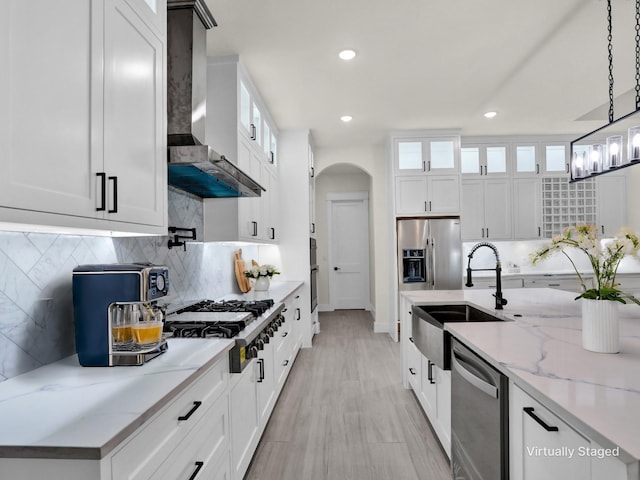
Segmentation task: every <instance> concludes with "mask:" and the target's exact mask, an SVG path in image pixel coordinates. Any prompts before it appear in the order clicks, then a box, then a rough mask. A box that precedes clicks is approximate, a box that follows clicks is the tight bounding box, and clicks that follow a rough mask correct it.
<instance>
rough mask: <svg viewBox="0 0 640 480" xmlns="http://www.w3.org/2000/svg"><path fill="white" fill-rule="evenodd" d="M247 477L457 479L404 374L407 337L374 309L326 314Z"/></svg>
mask: <svg viewBox="0 0 640 480" xmlns="http://www.w3.org/2000/svg"><path fill="white" fill-rule="evenodd" d="M320 322H321V326H322V332H321V333H320V334H318V335H316V336H315V337H314V342H313V348H305V349H301V350H300V352H299V353H298V357H297V359H296V362H295V364H294V366H293V368H292V370H291V373H290V374H289V378H288V380H287V383H286V384H285V386H284V388H283V390H282V393H281V394H280V399H279V400H278V403H277V405H276V407H275V409H274V411H273V414H272V416H271V419H270V421H269V423H268V425H267V428H266V430H265V432H264V435H263V437H262V440H261V441H260V445H259V446H258V449H257V451H256V454H255V456H254V458H253V461H252V463H251V466H250V467H249V470H248V472H247V474H246V476H245V480H350V479H352V480H384V479H389V480H392V479H393V480H404V479H406V480H450V479H451V473H450V470H449V462H448V460H447V458H446V455H445V454H444V453H443V452H442V450H441V448H440V445H439V444H438V441H437V440H436V439H435V437H434V435H433V433H432V431H431V429H430V427H429V425H428V423H427V420H426V418H425V416H424V414H423V412H422V411H421V409H420V406H419V405H418V401H417V399H416V398H415V396H414V395H413V393H412V392H411V391H410V390H405V389H404V388H403V386H402V379H401V359H400V344H399V343H395V342H393V341H392V340H391V338H390V337H389V336H388V335H386V334H380V333H378V334H376V333H373V319H372V317H371V315H370V314H369V312H365V311H359V310H340V311H335V312H323V313H321V314H320Z"/></svg>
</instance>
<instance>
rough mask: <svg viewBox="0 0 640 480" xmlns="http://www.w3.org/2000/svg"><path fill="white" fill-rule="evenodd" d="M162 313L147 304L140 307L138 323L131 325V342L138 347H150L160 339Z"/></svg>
mask: <svg viewBox="0 0 640 480" xmlns="http://www.w3.org/2000/svg"><path fill="white" fill-rule="evenodd" d="M162 325H163V322H162V312H161V311H160V310H159V309H155V308H154V307H153V306H151V305H149V304H146V303H145V304H142V305H141V314H140V317H139V321H138V322H133V323H132V324H131V334H132V336H133V341H134V343H135V344H136V345H138V346H140V347H150V346H153V345H155V344H157V343H158V342H159V341H160V340H161V339H162Z"/></svg>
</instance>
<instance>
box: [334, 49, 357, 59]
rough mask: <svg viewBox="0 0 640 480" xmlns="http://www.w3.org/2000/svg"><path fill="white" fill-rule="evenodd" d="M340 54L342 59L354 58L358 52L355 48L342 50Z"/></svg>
mask: <svg viewBox="0 0 640 480" xmlns="http://www.w3.org/2000/svg"><path fill="white" fill-rule="evenodd" d="M338 56H339V57H340V58H341V59H342V60H353V59H354V58H355V56H356V52H355V50H351V49H348V50H342V51H341V52H340V53H339V54H338Z"/></svg>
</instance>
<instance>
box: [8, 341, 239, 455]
mask: <svg viewBox="0 0 640 480" xmlns="http://www.w3.org/2000/svg"><path fill="white" fill-rule="evenodd" d="M167 341H168V344H169V348H168V349H167V351H166V352H165V353H163V354H162V355H160V356H158V357H156V358H154V359H152V360H150V361H149V362H147V363H145V364H144V365H140V366H126V367H124V366H123V367H82V366H80V364H79V363H78V358H77V356H76V355H73V356H71V357H67V358H65V359H63V360H60V361H58V362H55V363H52V364H49V365H46V366H44V367H41V368H38V369H37V370H33V371H31V372H28V373H25V374H23V375H20V376H18V377H14V378H10V379H9V380H6V381H4V382H2V383H0V457H8V458H15V457H43V458H85V459H100V458H102V457H104V456H105V455H107V454H108V453H109V452H110V451H111V450H113V448H115V447H116V446H117V445H118V444H119V443H121V442H122V441H123V440H124V439H125V438H127V437H128V436H129V435H130V434H132V433H133V432H134V431H135V430H136V429H137V428H138V427H139V426H140V425H142V424H143V423H144V422H145V421H146V420H147V419H149V418H150V417H151V416H153V415H154V414H155V413H156V412H158V411H159V410H160V409H161V408H162V407H164V406H165V405H166V404H167V402H169V401H170V400H171V399H173V398H174V397H175V396H177V395H178V394H179V393H180V392H181V391H182V390H184V388H186V387H187V386H189V385H190V384H191V383H192V382H193V381H195V380H196V379H197V378H198V377H199V376H200V375H201V374H203V373H205V372H206V371H207V370H208V369H209V368H210V367H211V366H213V365H214V364H215V363H216V362H217V361H219V360H220V359H222V358H225V357H224V356H225V355H227V352H228V351H229V350H230V349H231V348H232V347H233V345H234V342H233V340H229V339H200V338H198V339H195V338H169V339H168V340H167Z"/></svg>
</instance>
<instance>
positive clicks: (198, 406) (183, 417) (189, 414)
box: [178, 400, 202, 422]
mask: <svg viewBox="0 0 640 480" xmlns="http://www.w3.org/2000/svg"><path fill="white" fill-rule="evenodd" d="M200 405H202V402H200V401H198V400H196V401H195V402H193V407H191V410H189V411H188V412H187V414H186V415H182V416H181V417H178V420H179V421H181V422H183V421H185V420H189V418H190V417H191V415H193V414H194V413H195V412H196V410H197V409H199V408H200Z"/></svg>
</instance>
